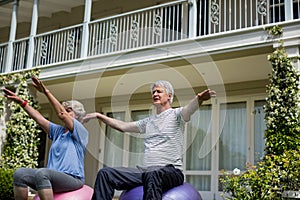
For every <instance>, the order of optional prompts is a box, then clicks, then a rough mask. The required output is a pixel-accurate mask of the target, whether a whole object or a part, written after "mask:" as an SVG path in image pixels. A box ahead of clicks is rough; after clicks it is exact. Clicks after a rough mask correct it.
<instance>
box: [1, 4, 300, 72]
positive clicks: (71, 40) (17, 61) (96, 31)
mask: <svg viewBox="0 0 300 200" xmlns="http://www.w3.org/2000/svg"><path fill="white" fill-rule="evenodd" d="M299 16H300V0H209V1H204V0H197V1H193V0H178V1H173V2H169V3H165V4H161V5H156V6H152V7H148V8H144V9H139V10H135V11H131V12H127V13H123V14H119V15H115V16H110V17H105V18H101V19H97V20H93V21H89V22H87V23H81V24H77V25H73V26H69V27H65V28H62V29H57V30H53V31H49V32H45V33H41V34H36V35H33V36H31V37H27V38H21V39H17V40H14V41H10V42H7V43H3V44H0V72H1V73H8V72H13V71H19V70H25V69H29V68H32V67H37V66H39V67H45V66H49V65H55V64H59V63H60V64H62V63H69V62H74V61H80V60H85V59H88V58H94V57H99V56H106V55H113V54H118V53H122V52H132V51H136V50H141V49H145V48H151V47H156V46H159V45H170V44H174V43H175V44H177V43H179V42H181V41H188V40H191V39H201V38H208V37H211V36H214V35H222V34H224V33H234V32H237V31H242V30H249V29H253V30H254V29H255V28H259V27H260V28H262V27H265V26H271V25H272V24H276V23H289V22H299Z"/></svg>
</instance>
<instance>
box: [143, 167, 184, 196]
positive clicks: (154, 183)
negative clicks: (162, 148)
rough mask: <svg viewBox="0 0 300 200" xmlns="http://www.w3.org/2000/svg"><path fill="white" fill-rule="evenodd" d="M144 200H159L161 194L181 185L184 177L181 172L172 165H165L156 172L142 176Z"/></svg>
mask: <svg viewBox="0 0 300 200" xmlns="http://www.w3.org/2000/svg"><path fill="white" fill-rule="evenodd" d="M142 180H143V183H144V197H143V199H144V200H161V199H162V194H163V192H165V191H167V190H169V189H171V188H173V187H176V186H178V185H181V184H183V181H184V176H183V173H182V172H181V170H179V169H176V168H175V167H174V166H173V165H167V166H165V167H162V168H159V169H157V170H150V171H147V172H145V173H144V174H143V176H142Z"/></svg>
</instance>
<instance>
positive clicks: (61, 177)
mask: <svg viewBox="0 0 300 200" xmlns="http://www.w3.org/2000/svg"><path fill="white" fill-rule="evenodd" d="M35 179H36V189H37V190H38V191H40V190H44V189H52V190H53V192H54V193H55V192H68V191H72V190H77V189H80V188H81V187H82V186H83V185H84V182H82V181H81V180H79V179H77V178H74V177H72V176H70V175H68V174H65V173H62V172H58V171H55V170H50V169H47V168H40V169H38V170H37V171H36V174H35Z"/></svg>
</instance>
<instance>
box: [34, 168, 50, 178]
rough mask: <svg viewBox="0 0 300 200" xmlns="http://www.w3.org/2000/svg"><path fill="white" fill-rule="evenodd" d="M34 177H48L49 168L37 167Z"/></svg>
mask: <svg viewBox="0 0 300 200" xmlns="http://www.w3.org/2000/svg"><path fill="white" fill-rule="evenodd" d="M35 179H36V180H41V179H49V170H48V169H47V168H39V169H37V170H36V172H35Z"/></svg>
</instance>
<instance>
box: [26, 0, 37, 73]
mask: <svg viewBox="0 0 300 200" xmlns="http://www.w3.org/2000/svg"><path fill="white" fill-rule="evenodd" d="M38 8H39V0H34V2H33V8H32V18H31V30H30V36H29V47H28V54H27V63H26V68H27V69H28V68H31V67H32V65H33V54H34V37H35V35H36V31H37V24H38V17H39V14H38Z"/></svg>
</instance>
